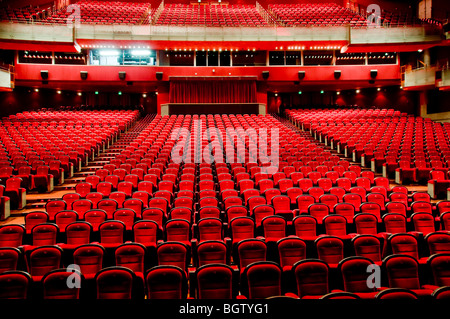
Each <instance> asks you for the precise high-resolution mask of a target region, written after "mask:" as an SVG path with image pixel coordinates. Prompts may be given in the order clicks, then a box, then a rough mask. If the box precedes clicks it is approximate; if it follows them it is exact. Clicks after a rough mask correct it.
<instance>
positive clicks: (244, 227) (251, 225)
mask: <svg viewBox="0 0 450 319" xmlns="http://www.w3.org/2000/svg"><path fill="white" fill-rule="evenodd" d="M229 225H230V228H231V237H232V239H233V242H239V241H241V240H243V239H248V238H254V234H255V222H254V220H253V219H252V218H250V217H243V216H242V217H236V218H233V219H232V220H231V221H230V222H229Z"/></svg>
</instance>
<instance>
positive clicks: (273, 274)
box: [244, 261, 282, 299]
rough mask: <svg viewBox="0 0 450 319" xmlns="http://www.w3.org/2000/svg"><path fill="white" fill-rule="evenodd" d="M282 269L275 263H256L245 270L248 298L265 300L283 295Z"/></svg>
mask: <svg viewBox="0 0 450 319" xmlns="http://www.w3.org/2000/svg"><path fill="white" fill-rule="evenodd" d="M281 273H282V271H281V269H280V266H279V265H278V264H276V263H274V262H270V261H263V262H255V263H253V264H251V265H249V266H247V268H246V269H245V275H244V277H245V278H246V279H247V284H248V298H250V299H265V298H268V297H272V296H280V295H281Z"/></svg>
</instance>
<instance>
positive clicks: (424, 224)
mask: <svg viewBox="0 0 450 319" xmlns="http://www.w3.org/2000/svg"><path fill="white" fill-rule="evenodd" d="M411 221H412V223H413V225H414V230H415V231H418V232H421V233H423V236H426V235H427V234H429V233H432V232H434V231H435V230H436V229H435V225H434V217H433V215H432V214H430V213H414V214H412V215H411Z"/></svg>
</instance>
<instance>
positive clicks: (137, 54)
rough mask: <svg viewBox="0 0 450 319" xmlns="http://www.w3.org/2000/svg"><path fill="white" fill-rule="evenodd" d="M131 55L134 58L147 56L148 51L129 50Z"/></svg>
mask: <svg viewBox="0 0 450 319" xmlns="http://www.w3.org/2000/svg"><path fill="white" fill-rule="evenodd" d="M131 55H134V56H149V55H150V50H131Z"/></svg>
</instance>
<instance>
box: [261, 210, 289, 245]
mask: <svg viewBox="0 0 450 319" xmlns="http://www.w3.org/2000/svg"><path fill="white" fill-rule="evenodd" d="M261 224H262V227H263V231H264V237H265V240H266V242H268V241H278V240H279V239H281V238H283V237H285V236H286V220H285V219H284V218H283V217H281V216H277V215H273V216H267V217H264V218H263V220H262V221H261Z"/></svg>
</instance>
